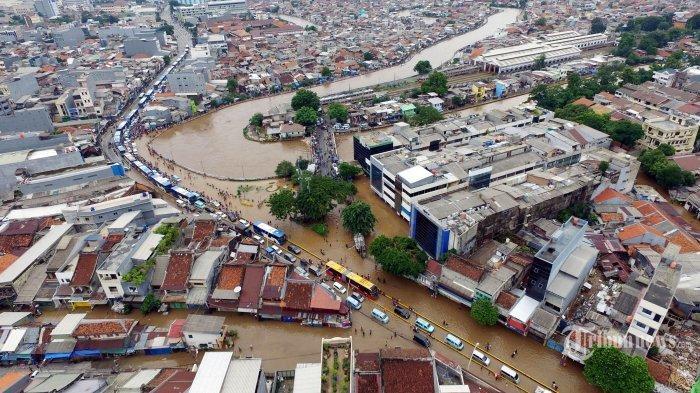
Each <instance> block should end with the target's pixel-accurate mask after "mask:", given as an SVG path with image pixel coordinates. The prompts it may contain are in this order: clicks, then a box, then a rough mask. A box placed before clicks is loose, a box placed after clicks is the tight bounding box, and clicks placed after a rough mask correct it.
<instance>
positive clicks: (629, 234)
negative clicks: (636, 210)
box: [617, 223, 664, 240]
mask: <svg viewBox="0 0 700 393" xmlns="http://www.w3.org/2000/svg"><path fill="white" fill-rule="evenodd" d="M645 233H651V234H653V235H656V236H659V237H663V235H664V234H663V233H661V232H660V231H659V230H658V229H656V228H654V227H651V226H649V225H646V224H641V223H637V224H632V225H627V226H626V227H623V228H620V231H619V232H618V233H617V237H618V238H620V240H630V239H633V238H635V237H638V236H642V235H644V234H645Z"/></svg>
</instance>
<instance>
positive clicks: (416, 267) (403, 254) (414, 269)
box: [369, 235, 428, 277]
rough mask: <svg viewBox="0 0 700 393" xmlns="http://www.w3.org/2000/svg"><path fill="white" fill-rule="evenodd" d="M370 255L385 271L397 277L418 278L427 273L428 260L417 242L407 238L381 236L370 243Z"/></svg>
mask: <svg viewBox="0 0 700 393" xmlns="http://www.w3.org/2000/svg"><path fill="white" fill-rule="evenodd" d="M369 253H370V255H372V256H373V257H374V259H375V260H376V261H377V263H378V264H379V265H381V266H382V268H383V269H384V270H386V271H387V272H389V273H392V274H396V275H397V276H408V277H416V276H417V275H419V274H420V273H422V272H424V271H425V264H426V261H427V259H428V256H427V255H426V254H425V253H424V252H423V251H422V250H421V249H420V248H418V244H417V243H416V242H415V240H413V239H411V238H409V237H405V236H396V237H393V238H389V237H386V236H384V235H379V236H377V237H376V238H375V239H374V240H373V241H372V243H370V245H369Z"/></svg>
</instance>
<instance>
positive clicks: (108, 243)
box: [100, 233, 124, 252]
mask: <svg viewBox="0 0 700 393" xmlns="http://www.w3.org/2000/svg"><path fill="white" fill-rule="evenodd" d="M123 238H124V235H123V234H121V233H118V234H114V233H113V234H111V235H107V237H106V238H105V242H104V243H102V247H101V248H100V251H103V252H109V251H112V248H114V246H116V245H117V244H119V242H121V241H122V239H123Z"/></svg>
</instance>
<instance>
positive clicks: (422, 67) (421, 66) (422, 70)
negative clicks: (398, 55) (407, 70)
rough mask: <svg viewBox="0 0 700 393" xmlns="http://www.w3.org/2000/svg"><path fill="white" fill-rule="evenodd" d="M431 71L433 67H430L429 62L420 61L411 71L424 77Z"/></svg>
mask: <svg viewBox="0 0 700 393" xmlns="http://www.w3.org/2000/svg"><path fill="white" fill-rule="evenodd" d="M432 70H433V66H432V65H430V61H428V60H420V61H418V63H416V66H415V67H413V71H415V72H417V73H418V74H419V75H426V74H428V73H430V71H432Z"/></svg>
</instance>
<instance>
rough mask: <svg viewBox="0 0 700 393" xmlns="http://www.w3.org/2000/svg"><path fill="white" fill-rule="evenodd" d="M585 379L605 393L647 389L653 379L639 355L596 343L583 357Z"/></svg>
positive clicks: (645, 392)
mask: <svg viewBox="0 0 700 393" xmlns="http://www.w3.org/2000/svg"><path fill="white" fill-rule="evenodd" d="M583 375H584V376H585V377H586V380H587V381H588V382H589V383H590V384H592V385H595V386H597V387H599V388H600V389H601V390H602V391H603V392H606V393H628V392H636V393H649V392H651V391H652V390H653V389H654V379H653V378H652V377H651V375H650V374H649V367H648V366H647V364H646V362H645V361H644V359H643V358H641V357H640V356H634V357H632V356H629V355H627V354H625V353H623V352H622V351H620V350H619V349H617V348H614V347H596V348H594V349H593V353H592V354H591V356H590V357H589V358H588V359H586V360H585V364H584V368H583Z"/></svg>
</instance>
